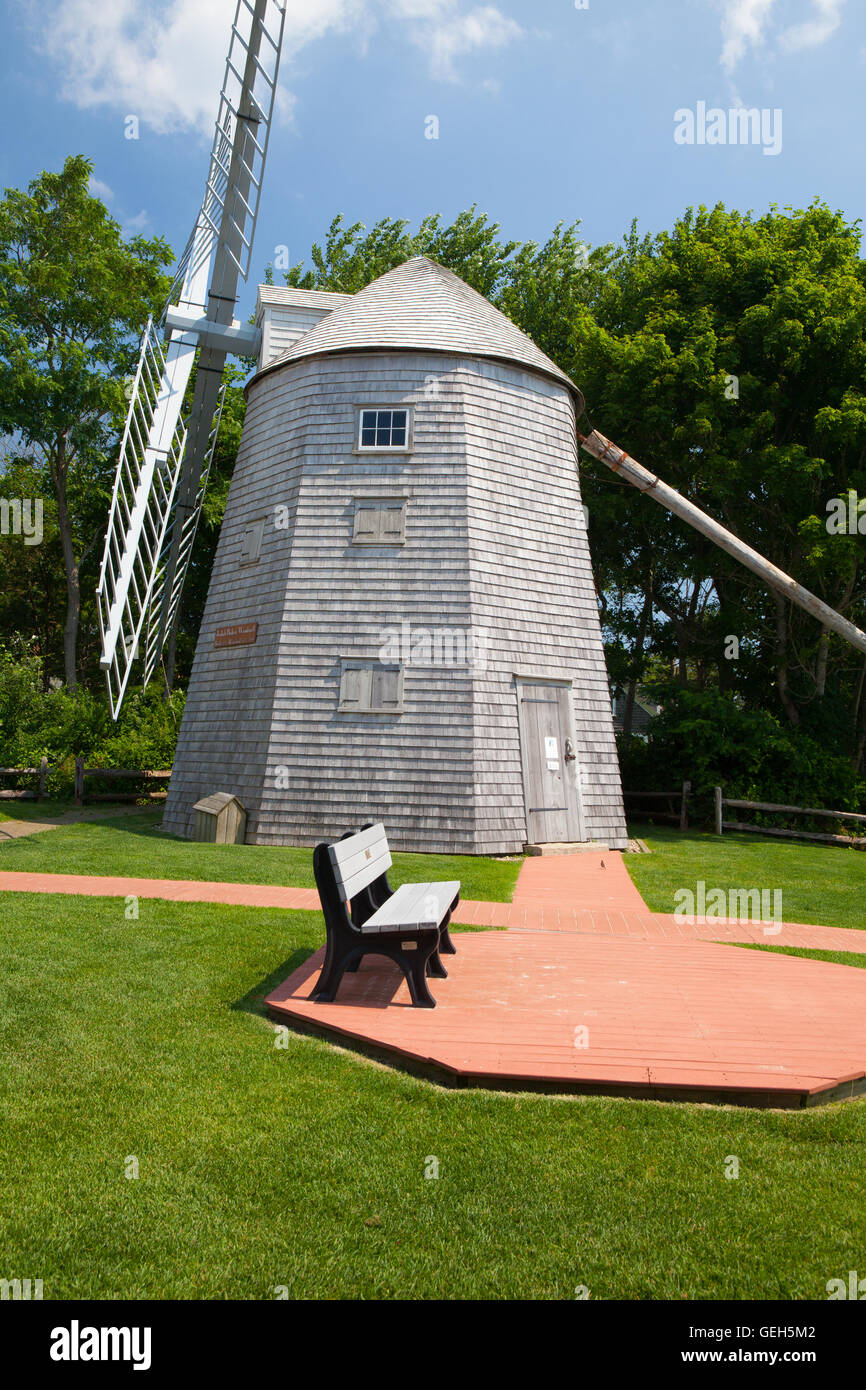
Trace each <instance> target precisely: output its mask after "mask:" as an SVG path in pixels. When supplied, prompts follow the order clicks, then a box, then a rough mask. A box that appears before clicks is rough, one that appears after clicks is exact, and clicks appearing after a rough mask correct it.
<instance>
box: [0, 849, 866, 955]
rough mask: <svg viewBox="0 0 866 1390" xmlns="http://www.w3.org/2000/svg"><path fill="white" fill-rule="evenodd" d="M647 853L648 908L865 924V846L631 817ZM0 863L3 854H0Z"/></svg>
mask: <svg viewBox="0 0 866 1390" xmlns="http://www.w3.org/2000/svg"><path fill="white" fill-rule="evenodd" d="M630 833H631V834H635V835H639V836H640V838H641V839H642V840H643V841H644V843H645V844H646V845H647V847H648V848H649V849H651V850H652V851H653V853H652V854H627V855H626V856H625V863H626V866H627V868H628V871H629V873H630V874H631V877H632V880H633V881H634V884H635V887H636V888H637V889H638V892H639V893H640V894H641V896H642V897H643V899H644V901H645V902H646V904H647V906H648V907H649V908H650V909H651V911H653V912H673V911H674V908H675V906H676V903H675V901H674V893H675V892H676V891H677V889H679V888H690V889H691V890H692V891H693V892H694V891H695V888H696V884H697V883H698V880H699V879H703V881H704V883H705V884H706V886H707V891H709V889H710V888H723V889H724V890H725V891H726V892H727V890H728V889H730V888H769V889H770V890H772V889H776V888H780V889H781V890H782V908H783V916H784V919H785V921H786V922H814V923H818V924H819V925H822V926H826V927H854V928H856V929H858V930H863V928H866V853H864V852H862V851H858V850H852V849H836V848H834V847H829V846H819V845H809V844H795V843H786V842H785V841H782V840H765V839H764V838H763V837H762V836H753V835H742V834H739V835H737V834H728V833H727V832H726V833H725V834H724V835H722V836H719V835H703V834H699V833H697V832H694V831H690V832H689V833H687V834H684V835H683V834H680V832H679V831H677V830H668V829H666V828H658V827H655V826H645V825H633V826H631V827H630ZM0 863H2V856H0Z"/></svg>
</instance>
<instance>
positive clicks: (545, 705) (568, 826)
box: [517, 680, 585, 845]
mask: <svg viewBox="0 0 866 1390" xmlns="http://www.w3.org/2000/svg"><path fill="white" fill-rule="evenodd" d="M571 698H572V687H571V683H570V682H564V681H563V682H558V683H554V682H552V681H549V682H548V681H545V682H540V681H539V682H537V683H536V682H530V681H528V680H519V681H518V682H517V702H518V710H519V716H520V750H521V756H522V761H523V792H524V797H525V800H526V839H527V843H528V844H535V845H538V844H549V843H551V842H564V843H569V842H572V841H575V840H583V839H584V838H585V836H584V833H583V816H582V808H581V804H580V776H579V772H578V766H577V749H576V746H575V736H574V720H573V718H572V709H571Z"/></svg>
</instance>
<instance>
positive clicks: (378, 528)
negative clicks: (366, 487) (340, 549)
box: [352, 497, 406, 545]
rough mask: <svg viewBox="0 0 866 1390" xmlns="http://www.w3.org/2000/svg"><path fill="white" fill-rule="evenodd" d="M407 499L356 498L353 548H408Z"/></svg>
mask: <svg viewBox="0 0 866 1390" xmlns="http://www.w3.org/2000/svg"><path fill="white" fill-rule="evenodd" d="M405 543H406V499H405V498H395V497H356V498H355V516H354V521H353V525H352V544H353V545H405Z"/></svg>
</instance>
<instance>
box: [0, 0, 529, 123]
mask: <svg viewBox="0 0 866 1390" xmlns="http://www.w3.org/2000/svg"><path fill="white" fill-rule="evenodd" d="M18 3H19V7H20V8H22V9H23V10H24V12H25V13H26V15H27V18H28V25H29V29H30V33H31V37H32V40H33V42H34V44H35V45H36V47H38V48H39V49H40V51H41V52H42V53H43V54H44V55H45V56H46V57H47V58H48V60H49V61H50V62H51V64H52V65H53V67H54V68H55V70H56V72H57V74H58V76H59V86H58V91H59V95H60V96H61V97H62V98H63V99H65V100H67V101H70V102H73V103H74V104H75V105H76V106H78V107H80V108H83V109H95V108H100V107H104V108H108V109H111V110H114V111H116V112H118V113H119V114H120V115H121V116H124V115H127V114H129V115H136V116H138V117H139V120H140V121H141V123H142V125H146V126H149V127H150V128H151V129H152V130H154V131H156V132H157V133H159V134H165V133H167V132H169V131H178V130H196V131H201V132H204V133H210V131H211V130H212V129H213V121H214V117H215V115H216V97H217V93H218V92H219V87H220V83H221V81H222V75H223V69H224V64H225V54H226V47H227V38H228V33H229V25H230V23H231V20H232V19H233V17H234V11H235V4H236V0H18ZM464 3H465V0H289V3H288V9H287V13H286V33H285V39H284V43H283V74H284V75H285V73H286V70H287V68H288V65H289V62H290V60H291V58H292V57H294V56H295V55H296V54H297V53H299V51H300V50H301V49H302V48H304V47H305V46H306V45H307V44H310V43H312V42H313V41H314V40H316V39H319V38H322V37H324V36H325V35H327V34H337V33H342V34H346V33H351V34H352V35H353V36H354V37H356V38H357V39H358V40H359V41H360V43H361V44H362V45H363V44H364V43H365V41H366V40H367V38H368V37H369V34H370V33H371V31H372V29H374V28H375V26H376V24H377V22H378V20H379V19H380V18H382V17H387V18H389V19H396V20H398V21H399V22H401V23H404V24H405V25H406V26H407V30H408V37H409V38H410V40H411V42H413V43H414V44H416V45H417V46H418V47H419V48H421V49H423V50H425V51H426V52H427V54H428V56H429V61H430V68H431V73H432V74H433V76H434V77H438V78H440V79H444V80H446V81H450V82H453V81H455V80H457V69H456V66H455V64H456V60H457V59H458V58H460V57H461V56H463V55H465V54H469V53H472V52H474V51H478V50H482V49H490V48H501V47H502V46H503V45H504V44H506V43H510V42H511V41H512V40H513V39H516V38H518V37H520V36H521V34H522V32H523V31H522V30H521V28H520V26H519V25H518V24H516V23H515V21H514V20H512V19H509V18H508V17H507V16H506V15H504V14H502V13H501V11H500V10H498V9H497V8H496V7H495V6H493V5H485V6H481V7H477V8H474V9H468V10H465V9H464V8H463V6H464ZM470 3H471V0H470ZM293 104H294V98H293V97H292V95H291V93H290V92H287V91H286V90H285V88H281V90H280V91H279V93H278V96H277V117H278V119H281V120H288V119H290V117H291V112H292V108H293Z"/></svg>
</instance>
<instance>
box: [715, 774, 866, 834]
mask: <svg viewBox="0 0 866 1390" xmlns="http://www.w3.org/2000/svg"><path fill="white" fill-rule="evenodd" d="M715 803H716V804H715V811H716V816H715V819H716V834H717V835H721V834H722V832H723V831H724V830H741V831H743V830H744V831H747V832H748V833H749V834H751V835H770V836H773V837H774V838H777V839H780V840H817V841H818V842H819V843H821V844H825V845H846V846H847V847H848V848H849V849H866V838H863V837H860V836H855V835H821V834H819V833H818V832H817V831H813V830H783V829H781V828H780V827H777V826H770V825H753V824H752V823H751V822H749V821H740V820H725V819H724V812H725V807H726V806H730V807H732V808H733V809H734V810H737V811H767V812H775V813H778V814H779V815H785V816H817V817H819V818H823V819H825V820H834V821H843V820H850V821H857V822H858V823H859V824H861V825H862V824H866V816H864V815H860V814H859V813H857V812H855V811H827V810H824V809H823V808H822V807H815V806H783V805H781V804H780V803H778V802H775V801H739V800H735V799H734V798H733V797H727V796H725V795H724V794H723V791H722V788H721V787H716V791H715Z"/></svg>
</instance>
